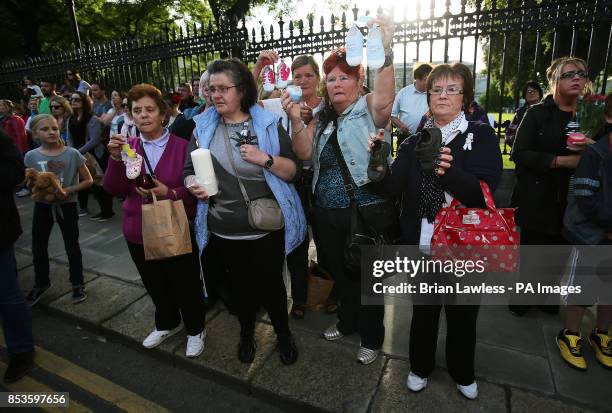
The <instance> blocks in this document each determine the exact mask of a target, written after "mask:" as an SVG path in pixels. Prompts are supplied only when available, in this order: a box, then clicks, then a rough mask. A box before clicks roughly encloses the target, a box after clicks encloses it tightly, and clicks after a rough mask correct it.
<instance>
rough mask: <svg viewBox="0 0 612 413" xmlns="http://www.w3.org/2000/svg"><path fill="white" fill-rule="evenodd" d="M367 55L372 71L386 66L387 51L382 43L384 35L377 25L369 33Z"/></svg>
mask: <svg viewBox="0 0 612 413" xmlns="http://www.w3.org/2000/svg"><path fill="white" fill-rule="evenodd" d="M366 54H367V56H368V67H369V68H370V69H374V70H376V69H380V68H381V67H383V65H384V64H385V50H384V46H383V42H382V33H381V31H380V28H379V27H378V26H377V25H374V26H373V27H372V28H371V29H370V31H369V32H368V39H367V42H366Z"/></svg>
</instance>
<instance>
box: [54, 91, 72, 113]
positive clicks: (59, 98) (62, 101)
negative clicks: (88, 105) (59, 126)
mask: <svg viewBox="0 0 612 413" xmlns="http://www.w3.org/2000/svg"><path fill="white" fill-rule="evenodd" d="M53 102H57V103H59V104H60V105H62V108H63V109H64V118H67V117H69V116H72V115H74V113H73V111H72V105H70V102H69V101H68V99H66V98H65V97H63V96H60V95H56V96H53V97H52V98H51V103H53Z"/></svg>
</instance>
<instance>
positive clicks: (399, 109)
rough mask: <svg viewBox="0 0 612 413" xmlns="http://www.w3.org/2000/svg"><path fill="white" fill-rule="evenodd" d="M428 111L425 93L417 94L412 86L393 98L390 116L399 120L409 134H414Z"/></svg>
mask: <svg viewBox="0 0 612 413" xmlns="http://www.w3.org/2000/svg"><path fill="white" fill-rule="evenodd" d="M428 110H429V106H428V105H427V92H419V91H418V90H416V88H415V87H414V85H409V86H406V87H405V88H403V89H402V90H400V91H399V92H398V93H397V95H396V96H395V101H394V102H393V109H392V110H391V116H392V117H394V118H399V120H401V121H402V122H403V123H404V124H405V125H406V126H408V128H409V129H410V132H412V133H415V132H416V130H417V128H418V127H419V123H421V118H423V115H424V114H425V113H426V112H427V111H428Z"/></svg>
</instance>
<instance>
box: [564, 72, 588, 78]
mask: <svg viewBox="0 0 612 413" xmlns="http://www.w3.org/2000/svg"><path fill="white" fill-rule="evenodd" d="M576 76H578V77H579V78H581V79H586V78H587V76H588V73H587V72H585V71H584V70H570V71H569V72H565V73H561V79H573V78H575V77H576Z"/></svg>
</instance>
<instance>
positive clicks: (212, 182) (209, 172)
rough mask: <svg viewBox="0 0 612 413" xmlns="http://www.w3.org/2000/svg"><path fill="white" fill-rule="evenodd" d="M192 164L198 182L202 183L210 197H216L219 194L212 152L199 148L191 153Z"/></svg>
mask: <svg viewBox="0 0 612 413" xmlns="http://www.w3.org/2000/svg"><path fill="white" fill-rule="evenodd" d="M191 162H192V163H193V170H194V171H195V174H196V177H197V178H198V181H199V182H201V183H202V186H203V187H204V189H206V192H207V193H208V196H213V195H216V194H217V193H218V192H219V185H218V184H217V177H216V176H215V170H214V168H213V162H212V156H211V155H210V150H208V149H203V148H198V149H196V150H195V151H193V152H191Z"/></svg>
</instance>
